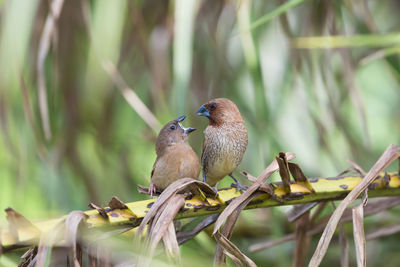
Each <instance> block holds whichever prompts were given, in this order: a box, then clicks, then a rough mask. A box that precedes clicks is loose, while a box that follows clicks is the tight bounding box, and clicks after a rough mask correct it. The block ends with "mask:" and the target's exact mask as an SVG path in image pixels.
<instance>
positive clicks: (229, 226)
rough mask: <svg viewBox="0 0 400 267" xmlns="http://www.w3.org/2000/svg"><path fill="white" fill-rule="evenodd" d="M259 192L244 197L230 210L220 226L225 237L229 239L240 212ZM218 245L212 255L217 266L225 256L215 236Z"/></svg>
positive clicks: (223, 261) (222, 261)
mask: <svg viewBox="0 0 400 267" xmlns="http://www.w3.org/2000/svg"><path fill="white" fill-rule="evenodd" d="M260 194H261V192H255V193H254V194H252V195H251V196H249V197H248V198H247V199H245V200H244V201H243V202H242V203H240V205H239V206H238V207H237V209H236V210H234V211H233V212H232V214H231V215H229V217H228V218H227V219H226V222H225V225H224V227H223V228H222V232H221V234H222V235H223V236H224V237H225V238H226V239H228V240H229V239H230V238H231V236H232V233H233V228H234V226H235V223H236V221H237V219H238V217H239V215H240V212H241V211H242V210H243V209H244V208H245V207H246V206H247V205H248V204H249V202H250V201H251V200H253V199H254V198H255V197H257V196H258V195H260ZM216 240H217V242H218V245H217V249H216V250H215V255H214V265H216V266H219V265H222V264H224V263H225V256H224V254H223V252H224V251H223V245H222V244H220V243H219V240H218V239H217V238H216Z"/></svg>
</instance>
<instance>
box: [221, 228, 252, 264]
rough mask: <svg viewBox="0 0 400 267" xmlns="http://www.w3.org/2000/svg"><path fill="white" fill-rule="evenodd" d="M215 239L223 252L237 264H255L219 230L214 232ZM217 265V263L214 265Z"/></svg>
mask: <svg viewBox="0 0 400 267" xmlns="http://www.w3.org/2000/svg"><path fill="white" fill-rule="evenodd" d="M214 237H215V239H217V240H218V243H219V244H221V245H222V247H223V248H224V253H225V254H227V255H228V256H229V257H230V258H231V259H232V260H234V261H235V263H236V265H237V266H257V265H256V264H255V263H254V262H253V261H252V260H251V259H250V258H248V257H247V256H246V255H244V254H243V253H242V252H241V251H240V249H238V248H237V247H236V246H235V245H234V244H233V243H232V242H231V241H229V240H228V239H227V238H226V237H225V236H223V235H222V234H221V233H220V232H219V231H217V232H216V233H214ZM216 266H218V265H216Z"/></svg>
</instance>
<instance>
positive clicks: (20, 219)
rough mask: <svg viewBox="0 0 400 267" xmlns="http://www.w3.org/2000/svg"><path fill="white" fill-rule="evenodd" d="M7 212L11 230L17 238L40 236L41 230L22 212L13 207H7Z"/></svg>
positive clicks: (27, 238)
mask: <svg viewBox="0 0 400 267" xmlns="http://www.w3.org/2000/svg"><path fill="white" fill-rule="evenodd" d="M5 212H6V213H7V221H8V228H9V231H10V233H11V235H12V236H13V237H14V238H15V239H17V240H20V239H24V240H29V239H36V238H38V237H39V236H40V234H41V232H40V230H39V229H38V228H37V227H36V226H34V225H33V224H32V223H31V222H30V221H29V220H28V219H26V218H25V217H24V216H23V215H22V214H20V213H19V212H17V211H15V210H14V209H12V208H7V209H5Z"/></svg>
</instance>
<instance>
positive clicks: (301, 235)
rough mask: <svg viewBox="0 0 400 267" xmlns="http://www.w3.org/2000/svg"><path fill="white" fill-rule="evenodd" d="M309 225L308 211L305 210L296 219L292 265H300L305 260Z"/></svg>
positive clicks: (308, 241)
mask: <svg viewBox="0 0 400 267" xmlns="http://www.w3.org/2000/svg"><path fill="white" fill-rule="evenodd" d="M309 227H310V211H308V212H306V213H305V214H304V215H302V216H301V217H300V218H299V219H298V220H297V221H296V230H295V247H294V258H293V266H296V267H302V266H304V263H305V262H306V256H307V251H308V248H309V245H310V237H309V236H307V230H308V228H309Z"/></svg>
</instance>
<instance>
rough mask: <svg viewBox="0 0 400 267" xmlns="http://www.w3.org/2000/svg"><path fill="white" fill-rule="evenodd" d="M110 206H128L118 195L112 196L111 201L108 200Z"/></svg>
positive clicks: (116, 207)
mask: <svg viewBox="0 0 400 267" xmlns="http://www.w3.org/2000/svg"><path fill="white" fill-rule="evenodd" d="M108 206H109V207H110V208H111V209H113V210H114V209H121V210H122V209H127V208H128V207H127V206H126V205H125V203H124V202H123V201H122V200H120V199H119V198H118V197H116V196H113V197H112V198H111V200H110V202H108Z"/></svg>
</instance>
